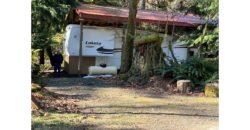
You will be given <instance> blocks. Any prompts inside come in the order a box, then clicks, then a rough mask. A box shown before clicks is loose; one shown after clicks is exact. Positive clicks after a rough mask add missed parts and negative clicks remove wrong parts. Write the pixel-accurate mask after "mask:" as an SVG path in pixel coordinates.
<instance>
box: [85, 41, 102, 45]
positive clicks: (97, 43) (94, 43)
mask: <svg viewBox="0 0 250 130" xmlns="http://www.w3.org/2000/svg"><path fill="white" fill-rule="evenodd" d="M85 44H86V45H102V43H101V42H94V41H90V42H89V41H86V42H85Z"/></svg>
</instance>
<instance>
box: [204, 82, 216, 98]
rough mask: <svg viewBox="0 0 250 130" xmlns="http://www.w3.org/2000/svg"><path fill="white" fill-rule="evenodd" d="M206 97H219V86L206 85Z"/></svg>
mask: <svg viewBox="0 0 250 130" xmlns="http://www.w3.org/2000/svg"><path fill="white" fill-rule="evenodd" d="M205 96H207V97H219V84H218V83H209V84H206V85H205Z"/></svg>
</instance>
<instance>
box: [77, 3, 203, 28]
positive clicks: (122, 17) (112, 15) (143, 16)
mask: <svg viewBox="0 0 250 130" xmlns="http://www.w3.org/2000/svg"><path fill="white" fill-rule="evenodd" d="M74 11H75V12H76V14H77V15H78V17H79V18H80V19H92V20H98V21H102V22H109V21H113V22H118V23H124V22H127V21H128V13H129V10H128V8H120V7H110V6H98V5H92V4H81V5H80V6H78V7H76V9H75V10H74ZM136 22H137V23H141V22H146V23H153V24H161V25H165V24H167V23H168V24H169V25H173V24H174V25H176V26H184V27H196V26H198V25H200V24H203V23H204V22H205V21H204V20H202V19H201V18H200V17H197V16H193V15H184V14H181V13H167V12H165V11H153V10H140V9H139V10H138V11H137V16H136Z"/></svg>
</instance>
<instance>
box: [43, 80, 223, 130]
mask: <svg viewBox="0 0 250 130" xmlns="http://www.w3.org/2000/svg"><path fill="white" fill-rule="evenodd" d="M44 81H45V82H46V89H48V90H49V91H52V92H55V93H59V94H65V95H86V94H88V95H90V96H88V98H84V99H82V100H79V102H78V103H77V104H78V105H79V107H80V108H81V109H82V113H80V115H79V116H81V118H80V119H79V120H80V121H79V123H80V124H84V127H85V128H84V129H113V130H118V129H126V130H131V129H132V130H138V129H139V130H216V129H218V118H219V114H218V98H207V97H191V96H180V95H168V94H164V93H163V94H156V93H153V92H151V91H149V90H145V89H132V88H126V87H121V86H119V84H117V83H113V82H109V81H106V82H105V81H103V80H98V79H83V78H48V79H45V80H44Z"/></svg>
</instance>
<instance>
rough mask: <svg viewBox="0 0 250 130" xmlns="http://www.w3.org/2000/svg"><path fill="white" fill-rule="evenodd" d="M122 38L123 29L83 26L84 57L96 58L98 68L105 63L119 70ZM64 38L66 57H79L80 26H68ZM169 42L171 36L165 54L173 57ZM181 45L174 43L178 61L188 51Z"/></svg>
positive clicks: (183, 58)
mask: <svg viewBox="0 0 250 130" xmlns="http://www.w3.org/2000/svg"><path fill="white" fill-rule="evenodd" d="M122 36H123V33H122V29H121V28H111V27H96V26H83V41H82V45H83V46H82V47H83V48H82V56H84V57H95V65H96V66H99V65H100V64H102V63H105V64H107V66H116V67H117V68H118V69H119V68H120V65H121V48H122V43H123V42H122ZM64 38H65V39H64V55H66V56H79V41H80V40H79V39H80V25H73V24H70V25H68V26H67V27H66V32H65V36H64ZM168 40H170V36H168V37H165V38H164V40H163V43H162V48H163V51H164V53H165V54H166V55H167V56H169V57H171V55H170V52H169V50H168V48H167V47H168V45H167V43H168V42H167V41H168ZM180 45H181V43H180V42H176V43H174V46H173V50H174V53H175V56H176V58H177V59H178V60H186V59H187V53H188V50H187V48H186V47H183V46H180ZM83 63H84V61H83Z"/></svg>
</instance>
